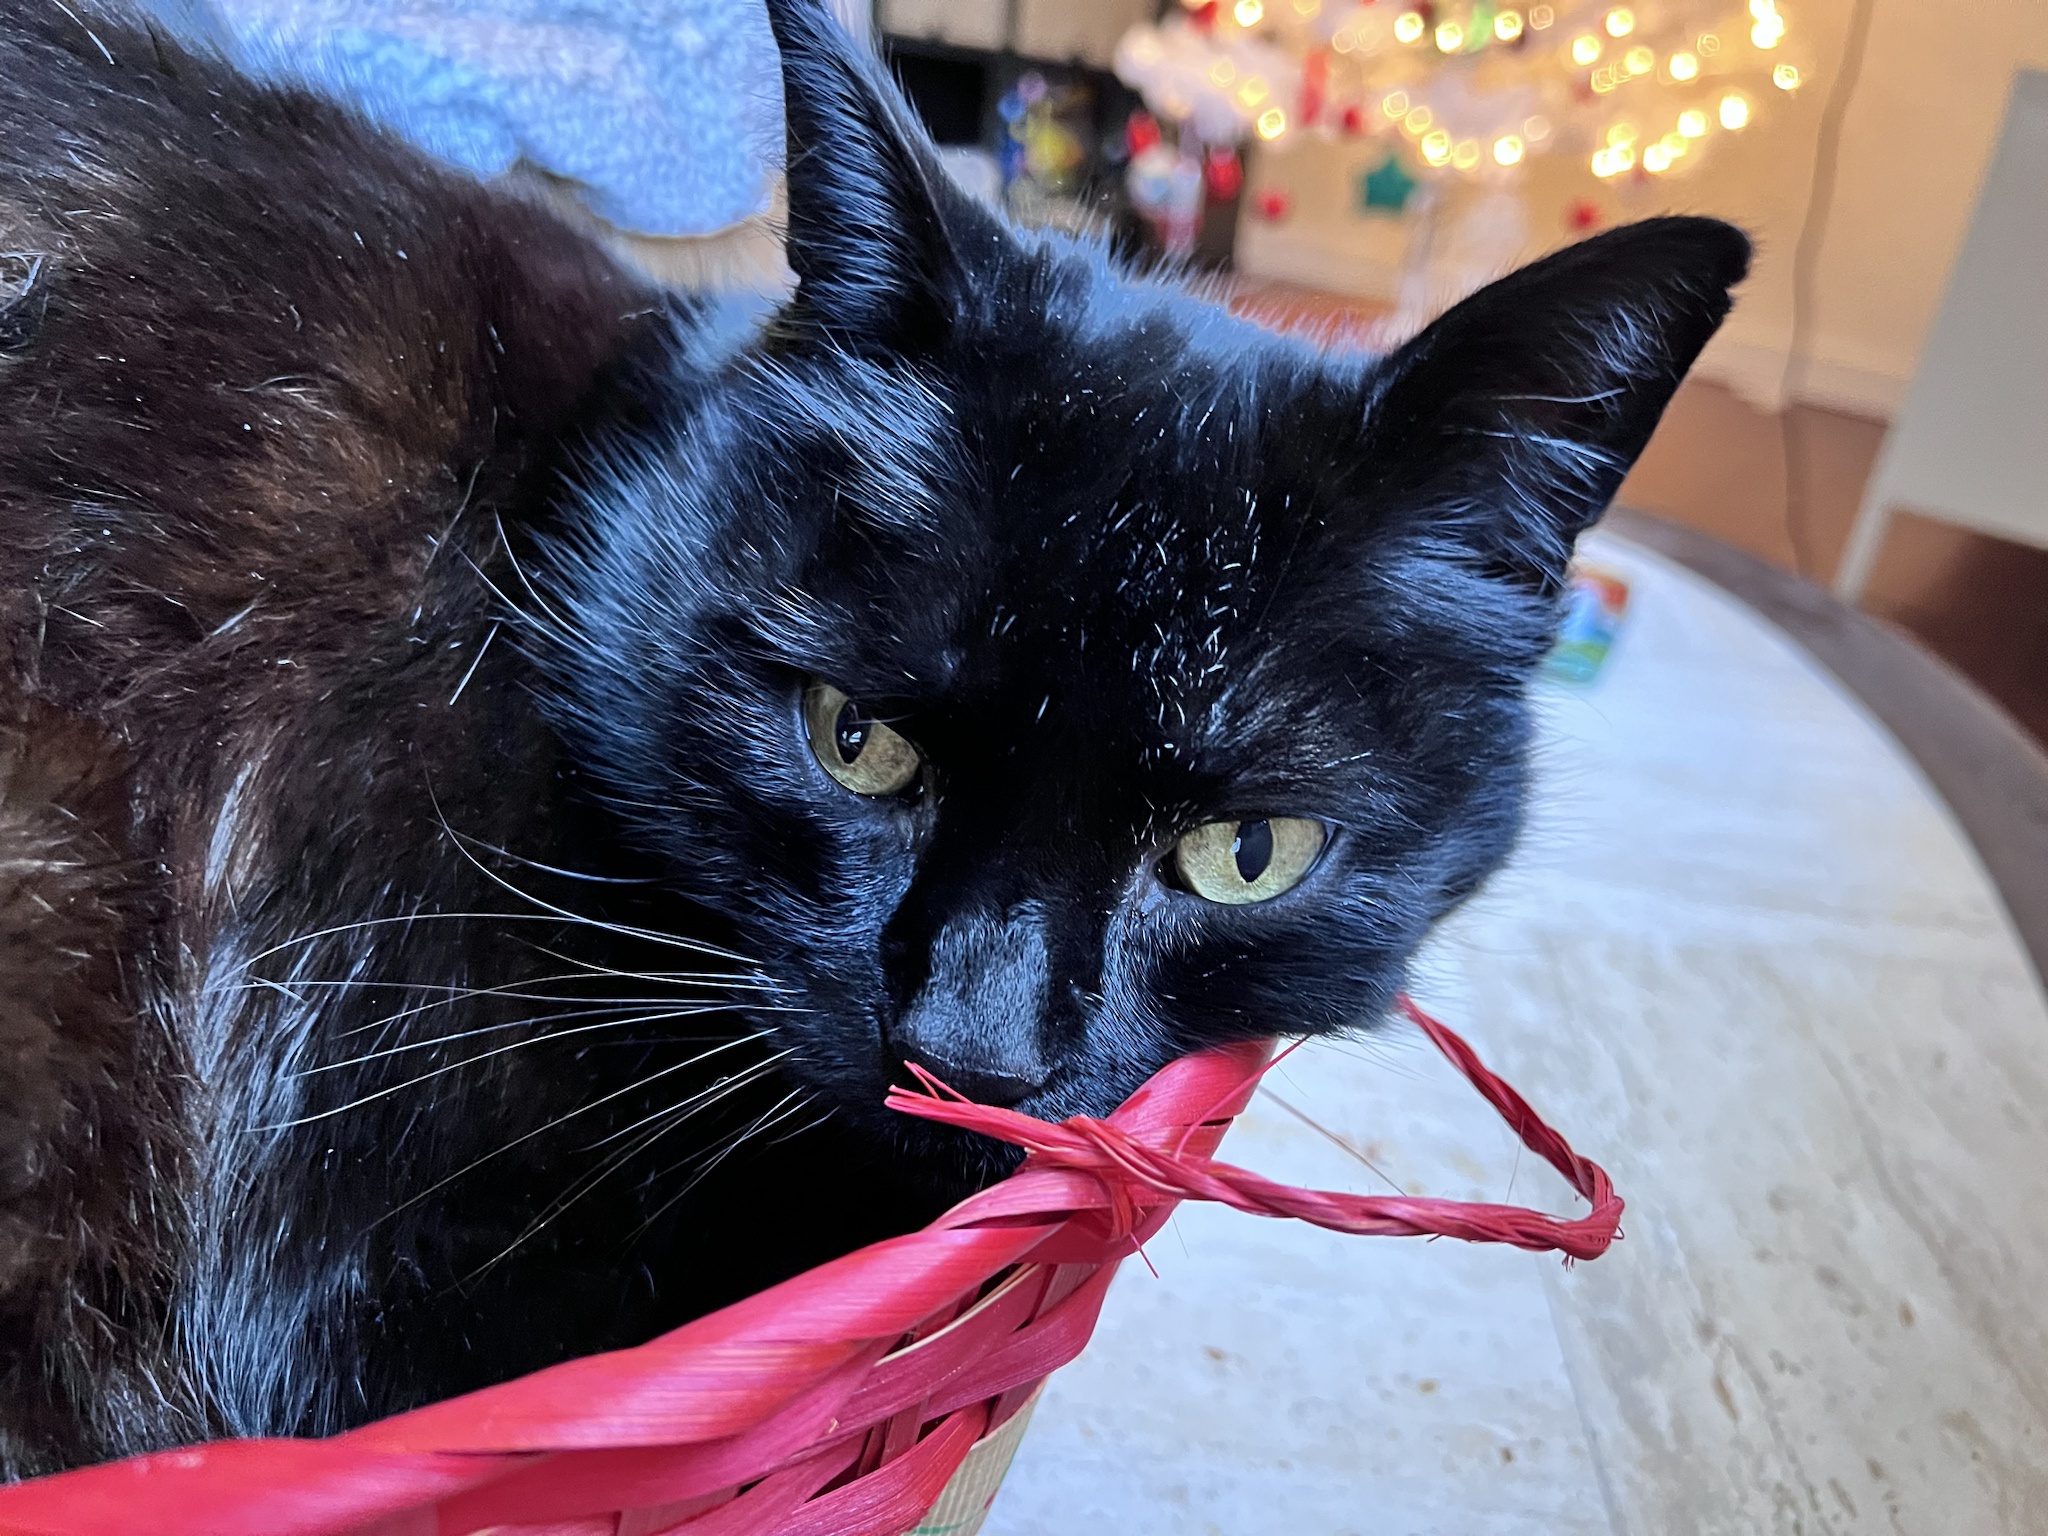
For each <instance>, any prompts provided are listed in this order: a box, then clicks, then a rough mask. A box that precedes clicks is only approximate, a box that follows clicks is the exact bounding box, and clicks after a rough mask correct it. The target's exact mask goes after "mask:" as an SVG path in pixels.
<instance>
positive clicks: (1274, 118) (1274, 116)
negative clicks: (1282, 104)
mask: <svg viewBox="0 0 2048 1536" xmlns="http://www.w3.org/2000/svg"><path fill="white" fill-rule="evenodd" d="M1257 126H1258V130H1259V137H1260V138H1262V139H1277V138H1279V137H1280V135H1281V134H1283V133H1285V132H1286V131H1287V114H1286V113H1285V112H1282V111H1281V110H1280V109H1279V108H1278V107H1268V108H1266V110H1265V111H1263V112H1261V113H1260V114H1259V121H1258V124H1257Z"/></svg>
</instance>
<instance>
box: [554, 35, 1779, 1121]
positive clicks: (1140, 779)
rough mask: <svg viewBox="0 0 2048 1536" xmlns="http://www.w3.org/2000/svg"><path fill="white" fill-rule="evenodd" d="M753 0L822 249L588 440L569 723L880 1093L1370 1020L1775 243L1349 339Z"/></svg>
mask: <svg viewBox="0 0 2048 1536" xmlns="http://www.w3.org/2000/svg"><path fill="white" fill-rule="evenodd" d="M771 11H772V14H773V16H774V21H775V26H776V31H777V34H778V37H779V40H780V42H781V45H782V48H783V54H784V60H785V93H786V110H787V116H788V124H789V156H788V173H789V235H790V261H791V265H792V266H793V268H794V269H795V271H796V273H797V275H798V278H799V287H798V290H797V293H796V296H795V298H794V300H793V301H792V302H791V304H790V305H789V307H788V308H787V310H786V311H785V312H784V313H783V314H782V315H781V316H780V317H779V319H778V320H777V321H776V322H775V324H774V325H773V326H772V327H771V329H770V332H769V333H768V335H767V337H766V338H765V339H764V341H763V342H762V344H760V345H759V346H756V347H753V348H751V349H748V350H747V351H745V352H744V353H743V354H741V355H738V356H736V357H733V358H731V359H729V360H727V361H724V362H721V363H713V364H709V365H706V364H703V363H702V362H701V361H700V362H691V361H687V360H684V361H678V362H677V363H676V364H675V366H674V368H673V370H672V372H671V373H670V374H669V375H668V377H667V380H666V383H665V386H664V388H665V398H664V399H663V400H662V401H661V405H660V412H661V415H662V416H663V418H664V420H663V422H662V424H661V425H659V426H657V427H655V428H653V429H652V430H645V431H641V432H638V433H637V434H635V435H633V436H631V437H629V438H625V439H623V440H620V441H617V442H614V443H613V444H612V445H611V447H610V449H609V451H608V452H607V453H606V454H605V455H604V456H603V457H602V459H601V463H600V467H599V469H598V470H597V472H595V473H593V474H592V475H591V476H589V477H588V479H587V481H586V484H585V490H584V493H583V497H582V502H581V505H580V507H579V509H578V512H577V517H578V526H577V528H576V530H575V532H574V534H573V536H572V537H571V538H569V539H568V540H567V541H566V542H564V543H561V544H558V545H557V546H556V548H555V551H554V559H553V564H552V566H551V568H550V575H549V577H548V578H547V579H548V580H550V581H552V582H554V583H556V584H557V587H558V594H559V595H558V596H555V597H551V599H550V602H551V605H552V606H553V607H555V608H558V609H559V610H560V612H561V613H563V614H565V615H568V616H570V619H569V622H570V623H571V624H572V626H573V630H574V635H573V639H572V640H571V642H570V643H568V644H565V645H563V646H561V647H560V648H559V649H557V650H556V651H555V652H554V653H553V658H552V660H551V662H550V663H549V665H550V666H551V667H552V669H553V671H554V673H555V678H554V686H555V689H556V691H557V698H558V701H559V702H560V704H561V706H562V708H561V717H562V719H563V720H564V722H565V726H566V731H567V735H568V737H569V739H570V741H571V744H572V748H573V750H575V751H576V752H578V753H579V754H580V755H581V756H582V758H583V759H584V762H585V765H586V767H587V768H588V770H589V772H590V773H591V774H592V775H593V776H594V777H595V778H596V780H597V781H598V782H599V783H600V784H601V785H602V786H603V787H604V790H605V792H606V793H607V794H608V795H609V796H610V797H611V798H612V799H614V800H615V802H616V803H617V805H618V808H619V814H620V815H622V816H624V817H625V818H626V819H627V820H628V822H629V824H630V826H631V829H632V832H633V835H634V836H635V837H636V838H637V839H638V840H639V841H640V842H641V843H642V844H643V845H644V846H646V847H647V848H649V849H651V850H653V851H654V852H656V853H657V854H658V855H659V857H660V858H661V859H662V860H663V862H664V865H665V876H666V878H667V879H668V880H669V881H670V882H671V883H672V885H673V887H674V888H675V889H676V890H677V891H679V892H682V893H684V894H686V895H687V897H688V898H689V899H691V900H693V901H695V902H698V903H701V904H702V905H704V906H706V907H709V908H712V909H715V910H716V911H717V912H719V913H720V914H723V919H724V921H725V922H726V924H727V928H726V931H728V932H729V933H730V934H731V935H732V936H733V937H732V942H733V943H735V944H736V945H737V946H738V947H739V948H741V949H742V950H744V951H745V952H746V953H747V954H748V955H749V957H750V958H752V959H755V960H757V961H758V962H759V963H760V964H761V965H762V966H763V967H764V968H765V969H766V970H767V971H768V972H769V973H770V974H771V975H772V976H773V977H774V978H775V980H776V982H777V984H778V987H779V989H780V990H779V996H778V997H777V998H776V1000H775V1001H776V1004H777V1006H778V1008H779V1010H780V1011H772V1012H771V1011H767V1010H764V1011H763V1014H762V1019H761V1022H762V1023H763V1024H764V1025H766V1026H771V1027H772V1028H773V1030H774V1031H775V1036H776V1040H777V1043H779V1044H780V1045H783V1046H786V1047H790V1048H793V1050H794V1052H795V1054H794V1055H793V1056H791V1057H790V1058H789V1060H788V1061H787V1063H786V1065H785V1070H786V1071H787V1072H788V1073H789V1075H790V1076H791V1077H792V1078H794V1079H795V1080H796V1081H797V1082H798V1083H799V1084H801V1085H803V1086H806V1087H810V1088H814V1089H818V1090H821V1091H822V1092H823V1093H824V1094H825V1095H826V1096H827V1098H828V1099H829V1101H830V1102H832V1103H835V1104H837V1105H839V1106H840V1107H841V1109H842V1111H843V1112H844V1113H846V1114H847V1115H849V1116H850V1117H852V1118H853V1119H855V1120H856V1121H859V1122H862V1123H865V1124H868V1125H871V1126H873V1127H875V1128H877V1129H878V1130H879V1131H882V1132H884V1133H885V1134H890V1135H896V1136H901V1137H906V1138H912V1139H913V1140H914V1139H915V1138H917V1137H919V1136H922V1135H923V1131H922V1129H920V1128H915V1127H910V1126H908V1125H907V1124H906V1123H905V1122H903V1121H902V1120H901V1119H900V1117H894V1116H891V1115H889V1114H887V1113H886V1112H885V1111H883V1109H882V1108H881V1100H882V1095H883V1090H884V1087H885V1085H886V1084H887V1083H888V1082H889V1081H891V1080H892V1079H893V1080H899V1081H900V1080H902V1064H903V1062H905V1061H906V1060H914V1061H919V1062H922V1063H924V1064H926V1065H927V1066H928V1067H929V1068H930V1069H931V1070H932V1071H933V1072H935V1073H936V1074H937V1075H938V1076H940V1077H941V1078H943V1079H945V1080H947V1081H948V1082H950V1083H951V1084H953V1085H954V1086H955V1087H958V1088H960V1089H962V1090H964V1091H966V1092H968V1093H970V1094H973V1095H975V1096H978V1097H981V1098H984V1099H988V1100H993V1101H997V1102H1006V1103H1007V1102H1014V1103H1016V1104H1017V1105H1018V1106H1019V1107H1020V1108H1023V1109H1025V1110H1027V1111H1030V1112H1032V1113H1035V1114H1039V1115H1042V1116H1047V1117H1053V1118H1057V1117H1060V1116H1063V1115H1066V1114H1070V1113H1074V1112H1077V1111H1089V1112H1095V1113H1100V1112H1103V1111H1105V1110H1107V1109H1108V1108H1110V1107H1111V1106H1113V1105H1114V1104H1115V1103H1116V1102H1117V1101H1118V1100H1119V1099H1121V1098H1122V1097H1123V1096H1124V1095H1125V1094H1126V1093H1128V1092H1129V1090H1131V1089H1132V1088H1133V1087H1135V1086H1136V1085H1137V1084H1138V1083H1139V1082H1140V1081H1142V1080H1143V1079H1144V1078H1145V1077H1146V1076H1147V1075H1148V1074H1149V1073H1151V1072H1152V1071H1153V1070H1154V1069H1156V1068H1157V1067H1159V1066H1160V1065H1162V1064H1163V1063H1165V1062H1166V1061H1168V1060H1170V1059H1172V1058H1173V1057H1174V1056H1176V1055H1178V1054H1181V1053H1183V1052H1185V1051H1188V1050H1190V1049H1192V1048H1195V1047H1199V1046H1202V1045H1204V1044H1207V1043H1211V1042H1216V1041H1221V1040H1227V1039H1232V1038H1243V1037H1246V1036H1254V1035H1264V1034H1296V1033H1303V1032H1309V1033H1319V1032H1326V1031H1332V1030H1339V1029H1343V1028H1346V1027H1351V1026H1360V1025H1366V1024H1370V1023H1371V1022H1373V1021H1374V1020H1375V1019H1377V1018H1378V1017H1379V1016H1380V1015H1381V1013H1382V1011H1383V1010H1384V1009H1385V1008H1386V1007H1387V1005H1388V1003H1389V1001H1390V999H1391V997H1392V994H1393V993H1394V992H1395V990H1396V989H1397V988H1398V987H1399V986H1400V984H1401V980H1402V975H1403V968H1404V966H1405V964H1406V962H1407V960H1408V958H1409V956H1410V954H1411V953H1412V951H1413V950H1414V948H1415V946H1416V944H1417V942H1418V941H1419V940H1420V939H1421V937H1422V936H1423V934H1424V932H1425V931H1426V930H1427V929H1428V928H1429V926H1430V925H1431V923H1433V922H1434V921H1435V920H1436V919H1437V918H1439V917H1441V916H1442V915H1443V914H1444V913H1445V912H1446V911H1448V910H1449V909H1450V908H1451V907H1453V906H1454V905H1455V904H1456V903H1457V902H1459V901H1460V900H1461V899H1462V898H1463V897H1464V896H1466V895H1467V894H1468V893H1469V892H1470V891H1472V889H1473V888H1474V887H1475V886H1476V885H1477V884H1478V883H1479V882H1480V881H1482V880H1483V879H1484V878H1485V877H1486V876H1487V874H1488V873H1489V872H1490V871H1492V870H1493V869H1494V868H1495V867H1496V866H1497V865H1498V864H1499V863H1500V861H1501V860H1502V858H1503V857H1504V855H1505V854H1506V852H1507V850H1508V848H1509V846H1510V844H1511V842H1512V840H1513V838H1514V835H1515V831H1516V826H1517V821H1518V816H1519V812H1520V806H1521V802H1522V798H1523V786H1524V778H1525V767H1524V757H1525V751H1526V746H1527V741H1528V736H1529V712H1528V707H1527V704H1526V703H1525V700H1524V693H1525V689H1526V687H1527V685H1528V683H1529V681H1530V678H1531V676H1532V674H1533V673H1534V671H1535V669H1536V667H1537V665H1538V663H1539V661H1540V660H1541V658H1542V657H1543V655H1544V653H1545V651H1546V648H1547V647H1548V645H1549V644H1550V642H1551V639H1552V635H1553V631H1554V627H1555V624H1556V621H1557V617H1558V612H1559V596H1560V592H1561V590H1562V588H1563V584H1564V578H1565V564H1566V560H1567V558H1568V556H1569V554H1570V552H1571V548H1572V543H1573V540H1574V538H1575V537H1576V536H1577V535H1578V534H1579V533H1580V532H1581V531H1582V530H1583V529H1585V528H1586V527H1587V526H1588V525H1589V524H1590V523H1591V522H1592V521H1593V520H1594V519H1595V518H1596V517H1597V516H1598V515H1599V514H1600V512H1601V511H1602V509H1603V508H1604V507H1605V506H1606V504H1607V502H1608V500H1609V498H1610V497H1611V496H1612V495H1613V494H1614V492H1615V489H1616V488H1617V486H1619V484H1620V482H1621V479H1622V476H1623V475H1624V474H1625V473H1626V471H1627V469H1628V467H1629V465H1630V464H1631V463H1632V462H1633V461H1634V459H1635V457H1636V455H1637V454H1638V453H1639V452H1640V451H1641V449H1642V447H1643V445H1644V443H1645V441H1646V440H1647V439H1648V437H1649V435H1650V431H1651V429H1652V427H1653V426H1654V425H1655V424H1656V421H1657V418H1658V416H1659V414H1660V413H1661V412H1662V410H1663V408H1664V406H1665V403H1666V402H1667V401H1668V400H1669V398H1670V396H1671V393H1672V391H1673V389H1674V388H1675V387H1676V386H1677V384H1678V381H1679V379H1680V377H1681V376H1682V375H1683V374H1684V372H1685V370H1686V368H1687V367H1688V366H1689V365H1690V364H1691V362H1692V360H1693V358H1694V357H1695V355H1696V354H1697V353H1698V352H1699V350H1700V348H1701V346H1702V345H1703V344H1704V343H1705V342H1706V340H1707V338H1708V337H1709V336H1710V335H1711V334H1712V333H1713V331H1714V329H1715V327H1716V326H1717V325H1718V324H1719V323H1720V321H1721V319H1722V317H1723V316H1724V315H1725V314H1726V313H1727V310H1728V307H1729V295H1728V290H1729V288H1730V285H1732V284H1734V283H1735V282H1737V281H1738V280H1739V279H1740V278H1741V277H1742V275H1743V273H1744V270H1745V266H1746V263H1747V259H1748V250H1749V247H1748V243H1747V241H1746V240H1745V239H1744V238H1743V236H1742V235H1741V234H1740V233H1738V232H1737V231H1736V230H1734V229H1732V228H1730V227H1728V226H1727V225H1725V224H1720V223H1715V222H1712V221H1709V220H1701V219H1666V220H1657V221H1653V222H1650V223H1646V224H1638V225H1635V226H1632V227H1629V228H1624V229H1618V230H1615V231H1613V232H1612V233H1610V234H1606V235H1603V236H1600V237H1598V238H1595V239H1592V240H1589V241H1586V242H1585V243H1583V244H1581V245H1577V246H1574V247H1572V248H1570V249H1568V250H1565V251H1563V252H1560V253H1559V254H1557V255H1555V256H1552V257H1550V258H1549V259H1547V260H1545V261H1542V262H1539V263H1537V264H1536V265H1534V266H1532V267H1529V268H1526V269H1524V270H1523V271H1521V272H1518V273H1516V274H1514V275H1513V276H1511V277H1508V278H1506V279H1504V280H1503V281H1501V282H1499V283H1496V284H1494V285H1493V286H1492V287H1490V288H1487V289H1485V290H1483V291H1482V292H1480V293H1479V294H1477V295H1475V296H1474V297H1472V298H1470V299H1468V300H1467V301H1465V302H1464V303H1462V304H1460V305H1459V306H1457V307H1456V308H1455V309H1453V310H1451V311H1450V312H1449V313H1448V314H1446V315H1445V316H1444V317H1443V318H1441V319H1440V320H1438V321H1437V322H1436V323H1435V324H1434V325H1432V326H1430V327H1429V328H1428V329H1427V330H1426V331H1424V332H1423V333H1422V334H1421V335H1420V336H1419V337H1417V338H1416V339H1415V340H1414V341H1412V342H1410V343H1409V344H1408V345H1406V346H1404V347H1402V348H1401V349H1400V350H1399V351H1397V352H1395V353H1394V354H1392V355H1391V356H1388V357H1385V358H1366V357H1360V356H1351V357H1331V356H1325V355H1321V354H1319V353H1318V352H1316V351H1315V350H1313V349H1311V348H1310V347H1308V346H1306V345H1304V344H1302V343H1299V342H1296V341H1292V340H1287V339H1283V338H1280V337H1277V336H1274V335H1272V334H1269V333H1267V332H1264V331H1262V330H1259V329H1257V328H1254V327H1253V326H1251V325H1249V324H1246V323H1243V322H1241V321H1238V320H1235V319H1233V318H1231V317H1230V316H1228V315H1227V314H1225V313H1224V312H1222V311H1221V310H1220V309H1219V308H1218V307H1216V306H1215V305H1214V304H1212V303H1210V302H1207V301H1204V300H1201V299H1199V298H1195V297H1190V296H1189V295H1188V294H1186V293H1184V292H1182V291H1179V290H1178V289H1176V288H1175V287H1174V286H1172V285H1170V284H1165V283H1159V282H1153V281H1143V280H1136V279H1133V278H1131V277H1129V276H1128V275H1125V274H1122V273H1120V272H1119V271H1118V270H1117V269H1116V266H1115V264H1114V263H1113V262H1112V261H1111V260H1110V259H1109V258H1108V257H1107V256H1106V255H1105V253H1104V252H1103V251H1102V250H1101V249H1100V248H1099V247H1097V246H1094V245H1090V244H1086V243H1077V242H1074V241H1071V240H1067V239H1064V238H1056V237H1052V236H1045V235H1037V234H1024V233H1018V232H1016V231H1013V230H1011V229H1009V228H1007V227H1006V226H1004V225H1003V224H1002V223H1001V222H999V220H998V219H997V218H996V217H994V216H993V215H992V214H990V213H988V212H987V211H985V210H984V209H982V208H980V207H979V206H977V205H975V204H974V203H972V202H971V201H969V200H968V199H967V198H966V197H964V196H963V195H962V194H960V193H959V192H958V191H957V190H956V189H955V188H954V187H953V186H952V185H951V184H950V183H949V182H948V180H947V178H946V177H945V176H944V175H943V174H942V172H941V171H940V170H939V168H938V165H937V162H936V159H935V157H934V155H933V154H932V152H931V149H930V146H929V144H928V142H927V141H926V140H925V139H924V137H923V135H922V134H921V133H920V132H919V131H918V130H917V129H916V128H915V127H914V126H913V124H912V119H911V117H910V114H909V112H908V109H907V108H906V107H905V105H904V104H903V102H902V101H901V99H900V98H899V97H898V96H897V94H896V93H895V91H894V89H893V87H892V86H891V85H890V84H889V83H888V82H887V80H886V77H885V76H884V75H883V74H882V72H881V70H880V69H879V67H878V66H877V65H876V64H875V63H874V62H873V61H872V60H869V59H865V58H861V57H857V56H855V54H854V52H853V50H852V46H851V45H850V44H849V43H848V42H847V40H846V39H845V38H844V36H843V35H841V34H839V33H838V32H837V30H836V28H834V27H833V26H832V24H831V23H830V22H828V21H826V20H824V19H823V18H822V16H821V15H820V13H819V12H818V11H817V10H816V9H815V8H814V7H813V6H812V5H810V4H804V3H799V0H785V3H778V4H775V5H773V6H771ZM920 1144H921V1143H920Z"/></svg>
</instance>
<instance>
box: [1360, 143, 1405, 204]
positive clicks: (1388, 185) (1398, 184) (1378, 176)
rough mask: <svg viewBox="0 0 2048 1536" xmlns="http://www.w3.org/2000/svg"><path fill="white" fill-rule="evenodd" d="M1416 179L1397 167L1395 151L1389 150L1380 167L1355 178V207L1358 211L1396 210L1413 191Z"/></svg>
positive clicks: (1398, 164)
mask: <svg viewBox="0 0 2048 1536" xmlns="http://www.w3.org/2000/svg"><path fill="white" fill-rule="evenodd" d="M1415 188H1416V180H1415V178H1414V177H1413V176H1410V175H1409V174H1408V173H1407V172H1406V171H1404V170H1402V169H1401V156H1400V153H1399V152H1398V151H1389V152H1388V154H1387V158H1386V159H1385V160H1382V161H1381V162H1380V168H1379V169H1378V170H1376V171H1369V172H1367V173H1366V174H1365V175H1363V176H1361V177H1359V178H1358V207H1359V211H1360V212H1362V213H1391V214H1396V215H1398V214H1400V213H1401V212H1403V211H1404V210H1405V209H1406V208H1407V207H1408V199H1409V198H1410V197H1412V196H1413V195H1414V193H1415Z"/></svg>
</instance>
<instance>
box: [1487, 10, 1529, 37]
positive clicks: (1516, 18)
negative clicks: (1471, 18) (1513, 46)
mask: <svg viewBox="0 0 2048 1536" xmlns="http://www.w3.org/2000/svg"><path fill="white" fill-rule="evenodd" d="M1493 35H1494V36H1495V37H1497V38H1499V39H1500V40H1501V41H1502V42H1504V43H1512V42H1513V41H1514V40H1515V39H1516V38H1518V37H1520V36H1521V35H1522V13H1521V12H1520V11H1502V12H1501V13H1500V14H1499V15H1498V16H1496V17H1494V18H1493Z"/></svg>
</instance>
